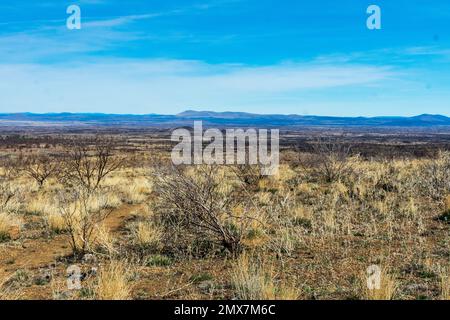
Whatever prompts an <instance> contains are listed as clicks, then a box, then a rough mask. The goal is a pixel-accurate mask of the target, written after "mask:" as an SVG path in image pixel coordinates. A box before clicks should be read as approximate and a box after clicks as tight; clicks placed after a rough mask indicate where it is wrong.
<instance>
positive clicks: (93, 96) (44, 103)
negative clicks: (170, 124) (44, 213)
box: [0, 60, 395, 113]
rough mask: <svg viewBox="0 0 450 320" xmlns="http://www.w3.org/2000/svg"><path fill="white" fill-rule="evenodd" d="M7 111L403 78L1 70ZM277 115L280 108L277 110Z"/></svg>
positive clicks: (184, 70)
mask: <svg viewBox="0 0 450 320" xmlns="http://www.w3.org/2000/svg"><path fill="white" fill-rule="evenodd" d="M0 77H1V78H2V79H7V81H1V82H0V96H2V100H1V102H0V111H1V112H12V111H16V112H18V111H35V112H36V111H37V112H39V111H41V112H47V111H53V112H60V111H74V112H80V111H84V112H94V111H98V112H115V113H128V112H131V113H151V112H156V113H175V112H179V111H182V110H183V109H185V108H186V107H189V106H198V107H200V108H203V109H208V108H224V109H232V108H236V107H238V108H239V107H241V106H242V107H243V106H244V105H246V106H252V104H253V106H252V107H257V105H256V104H254V102H255V101H261V100H264V99H266V100H270V101H272V102H276V101H277V100H278V99H279V101H280V102H281V101H282V100H283V99H284V98H283V97H282V96H283V95H289V94H298V93H301V92H306V91H311V90H319V91H320V90H326V89H330V88H340V87H349V86H365V85H367V86H369V85H374V84H377V83H380V82H383V81H387V80H389V79H391V78H393V77H395V72H394V71H393V70H390V69H389V68H386V67H372V66H367V65H352V64H341V65H338V66H336V65H335V66H332V65H318V64H315V63H310V64H306V63H305V64H295V63H289V64H279V65H273V66H270V67H249V66H243V65H227V64H222V65H210V64H206V63H203V62H199V61H179V60H153V61H129V60H115V61H109V62H105V61H102V62H97V63H94V62H93V63H89V64H68V65H62V64H58V65H37V64H9V65H0ZM274 111H276V110H274Z"/></svg>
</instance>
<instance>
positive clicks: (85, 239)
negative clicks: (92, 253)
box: [58, 188, 113, 254]
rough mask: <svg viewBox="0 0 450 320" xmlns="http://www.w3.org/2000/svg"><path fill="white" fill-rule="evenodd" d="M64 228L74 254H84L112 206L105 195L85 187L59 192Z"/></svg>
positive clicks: (89, 248) (90, 247)
mask: <svg viewBox="0 0 450 320" xmlns="http://www.w3.org/2000/svg"><path fill="white" fill-rule="evenodd" d="M58 200H59V201H58V207H59V211H60V214H61V216H62V218H63V220H64V229H65V230H67V231H68V233H69V235H70V246H71V248H72V251H73V253H74V254H84V253H85V252H87V251H89V250H91V249H92V243H93V240H94V237H95V231H96V228H97V227H98V226H99V225H100V224H101V223H102V222H103V221H104V220H105V219H106V218H107V217H108V216H109V215H110V213H111V212H112V210H113V209H112V208H111V207H110V206H109V204H108V199H107V197H106V196H104V195H102V194H100V193H95V192H91V191H89V190H87V189H85V188H78V189H73V190H72V191H71V192H69V193H68V192H61V193H60V194H59V199H58Z"/></svg>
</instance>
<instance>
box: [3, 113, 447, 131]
mask: <svg viewBox="0 0 450 320" xmlns="http://www.w3.org/2000/svg"><path fill="white" fill-rule="evenodd" d="M194 120H202V121H204V122H205V124H207V125H222V126H236V125H241V126H280V127H290V126H295V127H298V126H344V127H345V126H396V127H397V126H400V127H424V126H428V127H429V126H450V118H449V117H446V116H442V115H430V114H422V115H419V116H414V117H392V116H389V117H330V116H302V115H295V114H292V115H280V114H268V115H262V114H252V113H244V112H212V111H192V110H189V111H185V112H182V113H180V114H177V115H159V114H147V115H131V114H123V115H119V114H103V113H46V114H34V113H7V114H0V123H1V122H8V123H10V122H22V123H23V122H27V123H34V122H36V123H42V122H45V123H59V124H70V123H85V124H97V125H107V126H108V125H130V124H135V125H142V126H161V125H163V126H168V125H170V126H177V125H189V124H192V121H194Z"/></svg>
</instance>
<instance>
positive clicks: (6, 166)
mask: <svg viewBox="0 0 450 320" xmlns="http://www.w3.org/2000/svg"><path fill="white" fill-rule="evenodd" d="M17 172H18V165H17V162H14V161H12V160H11V159H10V158H3V159H2V161H1V162H0V211H7V207H8V205H9V204H10V203H11V201H12V200H13V199H14V198H15V197H16V195H17V189H16V188H13V187H12V185H11V181H12V180H13V179H14V178H15V177H16V175H17Z"/></svg>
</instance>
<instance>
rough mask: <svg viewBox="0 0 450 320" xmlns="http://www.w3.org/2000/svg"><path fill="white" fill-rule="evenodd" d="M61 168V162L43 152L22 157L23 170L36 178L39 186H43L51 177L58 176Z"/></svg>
mask: <svg viewBox="0 0 450 320" xmlns="http://www.w3.org/2000/svg"><path fill="white" fill-rule="evenodd" d="M59 168H60V164H59V162H57V161H55V160H54V159H51V158H50V157H49V156H47V155H43V154H39V155H31V156H28V157H25V158H24V157H22V160H21V170H22V171H23V172H24V173H25V174H26V175H27V176H29V177H30V178H32V179H34V181H36V183H37V185H38V186H39V188H42V187H43V186H44V184H45V182H46V181H47V180H48V179H49V178H50V177H53V176H56V175H57V174H58V172H59Z"/></svg>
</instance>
